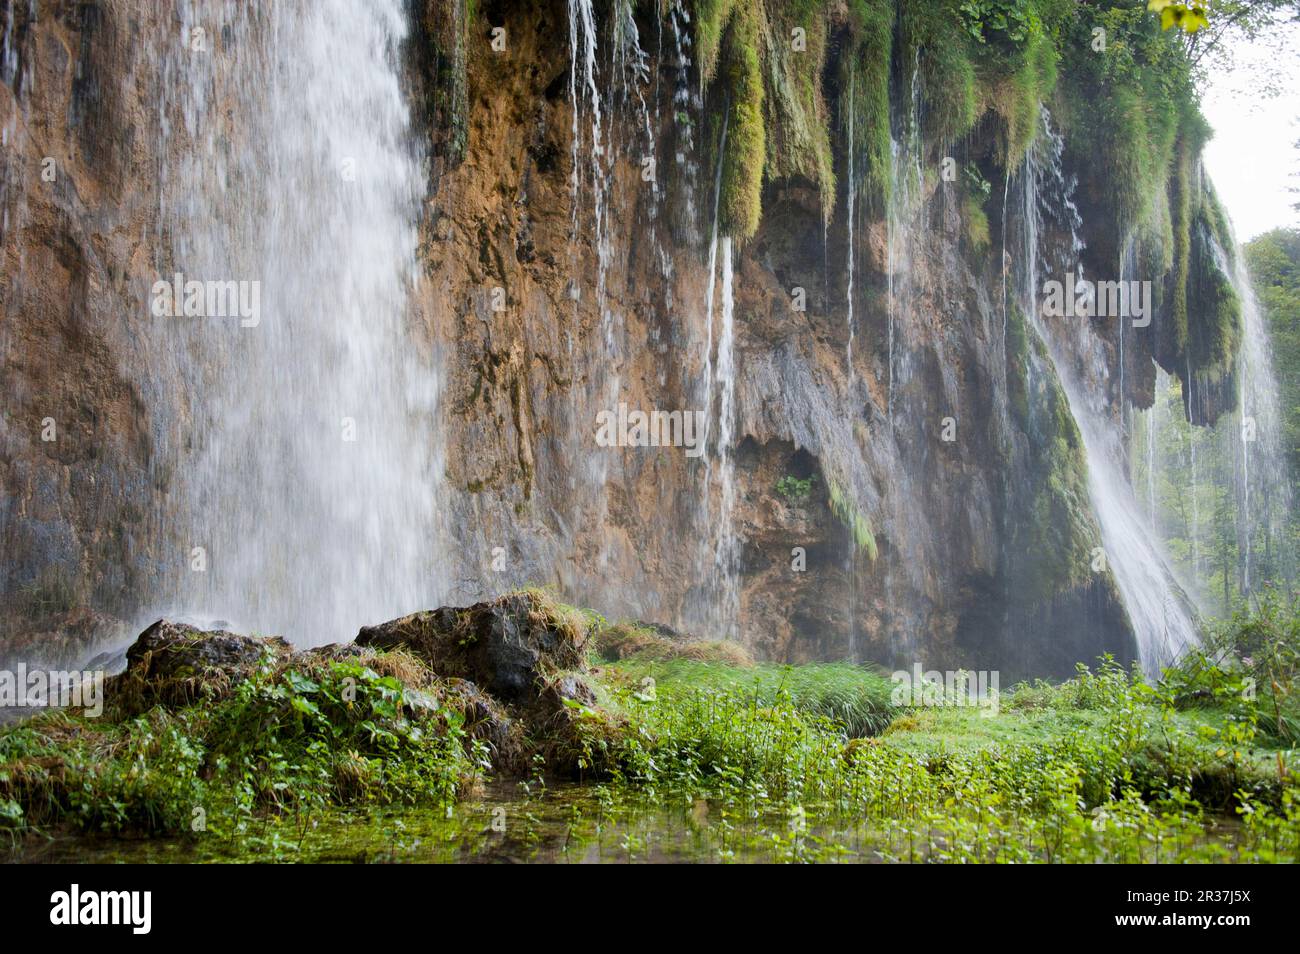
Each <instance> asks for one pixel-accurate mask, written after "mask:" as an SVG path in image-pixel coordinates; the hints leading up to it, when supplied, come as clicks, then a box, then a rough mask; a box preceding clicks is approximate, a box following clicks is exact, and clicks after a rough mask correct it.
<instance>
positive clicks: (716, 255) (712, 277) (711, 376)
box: [691, 109, 740, 638]
mask: <svg viewBox="0 0 1300 954" xmlns="http://www.w3.org/2000/svg"><path fill="white" fill-rule="evenodd" d="M729 120H730V110H729V109H728V111H727V112H725V113H724V114H723V121H722V130H721V133H720V135H719V138H718V162H717V168H716V170H715V172H714V194H713V218H712V223H711V225H710V230H709V260H708V275H709V277H708V284H707V285H706V289H705V300H704V336H703V338H702V340H701V349H702V352H703V355H702V357H703V360H702V361H701V365H702V368H703V371H702V374H701V376H700V381H699V385H698V387H697V389H696V391H697V400H698V402H699V404H700V406H701V407H702V408H703V414H704V417H703V420H704V427H703V434H702V435H701V448H702V456H703V458H704V473H703V481H702V483H701V485H700V496H699V501H698V504H697V507H696V515H697V519H698V520H699V521H700V522H701V523H702V524H703V528H704V532H703V534H702V535H701V541H702V544H701V547H700V551H699V552H700V555H701V566H700V569H701V571H702V578H703V581H704V583H703V587H702V589H701V590H700V591H699V592H698V593H697V595H696V597H695V599H694V601H693V602H694V604H695V605H694V607H693V609H692V611H691V614H692V616H693V617H694V618H695V619H696V620H698V621H699V622H701V623H703V625H705V626H706V627H708V630H709V632H711V633H715V634H718V638H732V637H733V636H734V633H735V627H736V624H737V617H738V615H739V609H740V588H739V581H738V579H737V576H736V560H737V556H738V544H737V541H736V539H735V531H734V526H733V510H734V506H735V494H736V491H735V467H734V463H733V461H732V456H731V452H732V446H731V445H732V443H733V441H734V432H735V415H736V408H735V395H736V368H735V301H734V297H733V267H734V263H733V253H732V242H731V238H730V237H729V236H726V235H722V234H720V233H719V229H718V214H719V208H720V202H721V195H722V163H723V158H724V157H725V155H726V149H727V131H728V126H729V125H730V123H729ZM719 272H721V280H720V281H719ZM719 297H720V298H721V301H720V305H721V308H718V307H717V306H718V304H719V302H718V299H719ZM715 317H717V318H718V322H717V323H718V325H719V329H718V334H717V336H716V337H717V341H716V344H715V341H714V338H715V335H714V324H715ZM715 349H716V358H715ZM715 391H717V392H718V397H717V402H716V403H717V406H718V413H717V439H716V441H714V440H713V431H714V410H713V409H714V405H715V401H714V392H715Z"/></svg>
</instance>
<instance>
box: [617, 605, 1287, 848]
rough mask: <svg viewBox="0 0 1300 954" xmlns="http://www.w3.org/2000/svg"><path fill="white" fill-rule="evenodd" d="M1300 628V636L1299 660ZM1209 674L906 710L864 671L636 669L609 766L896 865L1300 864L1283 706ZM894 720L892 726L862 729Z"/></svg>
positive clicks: (676, 793)
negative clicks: (1270, 722)
mask: <svg viewBox="0 0 1300 954" xmlns="http://www.w3.org/2000/svg"><path fill="white" fill-rule="evenodd" d="M1290 625H1291V627H1292V628H1291V629H1290V630H1287V631H1286V635H1285V636H1284V638H1282V639H1281V643H1283V644H1285V645H1287V646H1289V647H1290V650H1289V652H1294V650H1295V648H1296V645H1297V643H1296V633H1295V631H1294V620H1292V622H1291V624H1290ZM1258 626H1259V622H1258V620H1253V621H1244V622H1239V623H1238V624H1237V625H1236V628H1235V629H1233V630H1232V632H1233V633H1235V634H1236V636H1234V637H1225V638H1235V639H1238V640H1247V641H1249V640H1250V639H1252V638H1253V637H1250V636H1249V635H1248V634H1249V633H1251V632H1254V631H1255V628H1257V627H1258ZM1249 644H1250V645H1254V643H1249ZM1197 665H1200V664H1199V663H1198V664H1197ZM1272 671H1274V672H1277V671H1278V670H1277V669H1274V670H1272ZM1291 671H1292V673H1294V661H1293V662H1292V663H1291ZM1204 672H1205V670H1204V668H1203V667H1202V668H1193V666H1192V664H1190V663H1189V664H1188V668H1187V669H1186V670H1176V671H1173V672H1171V673H1169V674H1167V675H1166V678H1165V679H1164V680H1163V681H1161V682H1160V683H1157V684H1155V685H1148V684H1146V683H1145V682H1144V681H1143V680H1142V679H1141V678H1140V677H1139V676H1137V675H1136V674H1133V673H1129V672H1126V671H1124V670H1122V669H1120V668H1119V667H1117V666H1116V665H1115V664H1114V663H1113V662H1111V661H1109V660H1108V659H1104V660H1102V662H1101V665H1100V667H1099V668H1098V669H1096V670H1095V671H1094V670H1089V669H1088V668H1086V667H1083V666H1081V667H1080V669H1079V674H1078V675H1077V676H1076V677H1075V678H1074V679H1072V680H1070V681H1068V682H1066V683H1064V684H1061V685H1057V686H1053V685H1048V684H1045V683H1037V684H1033V685H1022V686H1018V687H1015V688H1013V689H1012V690H1011V691H1010V692H1008V693H1007V694H1005V695H1004V696H1002V697H1001V698H1000V700H999V702H1000V703H1001V705H1000V711H998V712H996V714H993V715H989V714H988V713H987V712H986V711H984V710H982V709H977V708H970V707H954V706H943V707H934V708H916V709H905V710H901V711H900V710H899V709H896V708H895V709H891V708H890V706H889V692H890V684H889V682H888V681H887V680H885V678H884V677H883V676H879V675H876V674H873V673H870V672H867V671H863V670H858V669H855V667H849V666H818V667H775V666H772V667H759V668H758V670H757V671H755V670H737V669H734V668H730V667H726V666H718V665H709V664H700V663H692V662H688V661H685V660H675V661H672V662H669V663H658V662H652V661H642V660H636V659H633V660H624V661H623V662H621V663H619V664H617V666H615V667H614V668H613V670H612V672H611V674H610V675H609V676H608V677H607V679H606V685H607V692H608V694H609V702H608V704H610V705H613V706H618V707H620V708H621V710H622V711H623V712H624V713H625V714H626V717H627V720H628V721H627V731H626V732H624V733H622V734H620V735H619V736H618V737H617V738H616V739H614V740H612V741H611V740H605V748H603V749H602V750H601V758H602V759H603V760H604V761H605V762H606V763H607V765H608V771H610V772H611V773H612V774H613V787H614V788H615V789H616V790H626V791H640V792H651V793H653V794H654V796H655V797H656V798H657V799H659V800H661V801H666V802H669V803H671V802H674V801H677V800H678V799H681V798H685V799H686V800H687V801H688V802H689V801H691V800H696V801H697V802H698V800H699V799H702V798H703V799H709V800H710V801H711V802H712V801H715V800H716V801H721V802H722V803H724V804H725V803H736V804H737V805H743V806H749V810H750V811H753V812H758V813H759V814H760V815H762V814H769V815H770V814H773V813H774V812H775V811H776V810H778V809H779V811H780V812H781V813H782V814H784V815H785V817H787V818H789V817H795V818H797V819H799V820H800V825H799V826H796V827H801V826H802V825H803V824H807V825H809V826H810V829H811V827H812V826H813V824H814V822H821V823H828V820H832V821H830V822H829V824H831V826H832V827H834V821H833V820H834V819H840V820H843V819H846V818H853V819H856V820H857V822H858V823H859V824H866V825H867V826H868V827H869V828H870V829H871V830H872V832H873V834H872V836H869V837H868V838H867V841H868V842H869V844H870V845H871V850H872V851H874V852H877V853H879V854H880V855H881V856H883V857H885V858H887V859H896V860H922V859H926V860H948V861H951V860H977V861H993V860H997V861H1023V860H1042V861H1084V860H1087V861H1095V860H1116V861H1118V860H1123V861H1153V860H1157V859H1159V860H1165V861H1170V860H1230V859H1232V858H1233V857H1240V856H1241V855H1240V854H1239V853H1242V852H1244V853H1245V854H1246V855H1247V856H1249V857H1251V858H1253V859H1255V860H1264V861H1270V860H1293V859H1294V858H1295V857H1296V853H1297V851H1298V850H1300V840H1298V836H1300V828H1298V827H1297V822H1298V821H1300V800H1297V795H1298V794H1300V793H1298V792H1297V788H1296V782H1295V779H1294V777H1293V776H1292V775H1291V773H1290V771H1289V769H1288V760H1289V759H1290V758H1291V757H1292V753H1291V752H1290V751H1289V750H1288V749H1284V748H1282V747H1281V744H1282V743H1281V742H1280V741H1279V740H1278V738H1277V737H1276V736H1271V735H1269V733H1267V732H1265V731H1261V729H1260V723H1259V718H1258V717H1259V715H1260V713H1261V712H1262V710H1263V709H1264V708H1266V706H1265V705H1264V704H1262V703H1260V702H1257V701H1256V700H1254V699H1251V698H1249V697H1248V696H1249V694H1247V693H1243V692H1241V688H1242V686H1241V684H1240V681H1234V677H1232V676H1231V675H1230V674H1229V673H1228V671H1227V670H1224V669H1221V668H1215V672H1216V673H1218V675H1216V676H1214V677H1209V676H1206V675H1204ZM1198 673H1200V674H1199V675H1198ZM648 680H649V682H648ZM1215 680H1217V682H1215ZM1211 682H1213V683H1214V684H1215V685H1216V686H1217V687H1218V691H1217V692H1215V693H1209V694H1207V693H1205V692H1202V688H1203V686H1204V685H1209V684H1210V683H1211ZM647 684H649V685H650V686H652V687H653V691H650V692H647V691H646V686H647ZM891 712H892V713H893V714H894V717H893V719H892V721H890V722H889V724H888V726H887V727H886V728H885V730H884V732H883V734H879V735H876V736H874V737H868V738H864V737H860V736H863V735H867V734H871V733H876V732H878V731H879V728H878V727H879V726H880V725H881V724H882V723H883V722H884V721H886V720H887V719H889V715H890V713H891ZM1219 811H1231V812H1233V813H1235V814H1236V815H1237V817H1238V818H1240V819H1241V830H1240V832H1239V837H1240V841H1239V842H1238V843H1237V844H1236V846H1235V847H1234V848H1229V847H1227V846H1225V845H1224V844H1221V843H1218V842H1216V841H1215V840H1214V839H1212V838H1210V837H1208V836H1207V831H1209V830H1211V829H1213V828H1214V827H1215V822H1214V814H1213V813H1215V812H1219ZM891 833H893V834H891ZM899 833H901V835H902V837H901V838H900V837H899ZM819 844H821V842H820V839H818V838H814V837H808V838H807V843H806V844H805V845H804V846H803V847H804V848H805V849H808V850H813V849H814V848H816V846H818V845H819ZM822 847H827V846H824V845H822ZM813 854H814V856H819V857H820V856H822V855H821V853H820V851H814V852H813Z"/></svg>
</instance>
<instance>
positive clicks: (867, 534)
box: [826, 477, 878, 562]
mask: <svg viewBox="0 0 1300 954" xmlns="http://www.w3.org/2000/svg"><path fill="white" fill-rule="evenodd" d="M826 486H827V490H828V492H829V494H830V504H831V512H832V513H834V514H835V516H836V517H837V518H838V519H839V521H840V522H841V523H842V524H844V526H846V527H848V528H849V533H850V534H852V536H853V542H854V544H855V545H856V546H857V548H858V549H859V550H863V551H865V552H866V554H867V556H868V557H869V558H870V559H871V560H872V561H873V562H874V561H875V559H876V557H877V556H878V551H877V549H876V536H875V534H874V533H872V532H871V521H869V520H868V519H867V517H866V516H865V515H864V514H863V513H862V511H861V510H859V509H858V505H857V503H856V502H855V501H853V500H852V499H851V498H850V497H849V496H848V495H847V494H846V493H845V492H844V489H843V487H841V486H840V484H839V482H838V481H836V480H835V479H834V478H832V477H828V478H827V479H826Z"/></svg>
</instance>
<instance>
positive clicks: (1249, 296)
mask: <svg viewBox="0 0 1300 954" xmlns="http://www.w3.org/2000/svg"><path fill="white" fill-rule="evenodd" d="M1215 254H1216V257H1218V258H1219V259H1220V262H1221V265H1223V264H1226V262H1224V261H1223V259H1224V258H1225V256H1223V254H1222V251H1221V250H1220V249H1218V248H1217V247H1216V248H1215ZM1225 273H1226V274H1227V275H1229V276H1230V277H1231V279H1232V283H1233V287H1234V289H1235V291H1236V292H1237V297H1238V299H1239V300H1240V301H1241V347H1240V348H1239V350H1238V354H1237V410H1238V414H1237V425H1238V426H1237V433H1236V441H1237V444H1238V446H1239V448H1240V456H1241V469H1240V471H1239V472H1238V474H1237V485H1238V486H1237V499H1238V500H1239V502H1240V507H1239V509H1238V514H1239V524H1240V528H1241V529H1240V531H1239V536H1240V538H1241V541H1242V542H1241V544H1240V547H1239V549H1240V560H1241V591H1242V592H1243V593H1246V594H1249V593H1250V592H1251V590H1252V587H1253V586H1254V585H1255V583H1256V582H1257V581H1258V580H1260V579H1261V578H1263V577H1265V576H1272V577H1273V578H1274V579H1279V578H1283V579H1291V578H1293V576H1294V553H1292V552H1291V549H1290V545H1289V541H1287V540H1286V536H1285V533H1284V532H1283V527H1284V525H1285V520H1286V515H1287V513H1289V512H1290V508H1291V505H1292V500H1291V493H1292V490H1291V481H1290V475H1289V471H1288V467H1287V461H1286V456H1285V451H1284V447H1283V440H1282V434H1283V428H1284V424H1283V419H1282V412H1281V400H1280V395H1279V390H1278V384H1277V379H1276V377H1275V376H1274V374H1273V363H1272V360H1271V358H1270V349H1269V334H1268V328H1267V327H1266V325H1265V323H1264V318H1263V315H1262V314H1261V313H1260V309H1259V302H1258V300H1257V299H1256V297H1255V291H1254V287H1253V285H1252V283H1251V280H1250V275H1249V274H1248V273H1247V271H1246V262H1245V256H1244V254H1243V252H1242V250H1241V249H1240V248H1238V249H1237V250H1236V255H1235V256H1234V257H1233V262H1232V263H1231V266H1230V268H1228V269H1225ZM1259 547H1262V548H1263V550H1264V552H1263V554H1261V553H1260V552H1259V549H1258V548H1259Z"/></svg>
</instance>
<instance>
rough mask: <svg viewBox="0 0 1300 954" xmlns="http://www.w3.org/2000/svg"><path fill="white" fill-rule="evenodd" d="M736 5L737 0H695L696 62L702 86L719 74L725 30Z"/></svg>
mask: <svg viewBox="0 0 1300 954" xmlns="http://www.w3.org/2000/svg"><path fill="white" fill-rule="evenodd" d="M735 6H736V0H695V4H694V13H695V63H696V66H697V67H698V69H699V71H700V85H701V86H708V85H709V83H711V82H713V78H714V76H715V75H716V74H717V70H718V57H719V55H720V54H721V52H722V36H723V32H724V31H725V30H726V28H727V24H728V22H729V21H730V20H731V11H732V9H733V8H734V7H735Z"/></svg>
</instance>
